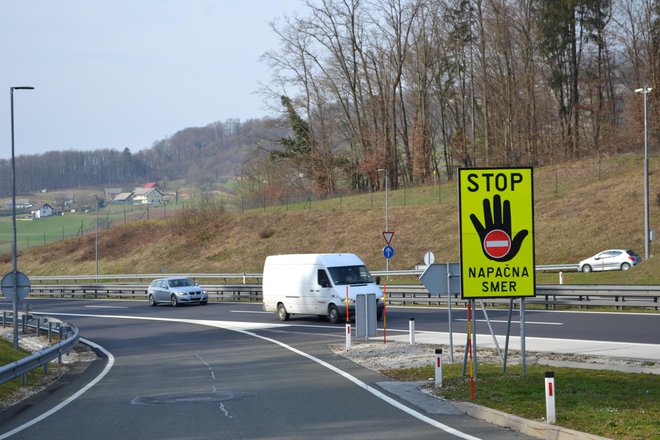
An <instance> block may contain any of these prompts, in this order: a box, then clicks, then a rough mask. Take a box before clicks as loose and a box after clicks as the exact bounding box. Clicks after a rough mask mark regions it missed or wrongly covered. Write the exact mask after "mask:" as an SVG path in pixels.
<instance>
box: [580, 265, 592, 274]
mask: <svg viewBox="0 0 660 440" xmlns="http://www.w3.org/2000/svg"><path fill="white" fill-rule="evenodd" d="M582 272H591V266H589V265H588V264H585V265H584V266H582Z"/></svg>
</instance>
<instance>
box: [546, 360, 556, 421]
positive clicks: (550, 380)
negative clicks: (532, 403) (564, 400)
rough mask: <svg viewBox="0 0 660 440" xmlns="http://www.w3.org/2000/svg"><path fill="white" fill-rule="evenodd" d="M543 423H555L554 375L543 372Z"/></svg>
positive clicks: (549, 372) (550, 372)
mask: <svg viewBox="0 0 660 440" xmlns="http://www.w3.org/2000/svg"><path fill="white" fill-rule="evenodd" d="M545 421H546V422H547V423H555V422H556V421H557V416H556V414H555V373H554V372H552V371H546V372H545Z"/></svg>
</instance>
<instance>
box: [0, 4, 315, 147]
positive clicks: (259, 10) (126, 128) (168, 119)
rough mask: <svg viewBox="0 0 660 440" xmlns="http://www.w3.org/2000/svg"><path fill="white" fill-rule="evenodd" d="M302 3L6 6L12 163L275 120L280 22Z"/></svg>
mask: <svg viewBox="0 0 660 440" xmlns="http://www.w3.org/2000/svg"><path fill="white" fill-rule="evenodd" d="M301 8H303V3H302V0H105V1H96V0H58V1H54V0H20V1H18V0H16V1H14V0H10V1H3V2H2V3H1V4H0V60H1V61H0V88H1V89H2V90H4V91H5V92H4V93H6V95H4V96H5V99H6V101H5V103H4V104H3V103H2V102H1V101H2V99H1V98H0V159H7V158H10V157H11V116H10V115H11V112H10V109H11V106H10V96H9V95H10V93H9V89H10V87H12V86H33V87H35V90H30V91H24V90H17V91H14V128H15V152H16V153H15V154H16V155H17V156H18V155H21V154H35V153H43V152H46V151H50V150H71V149H74V150H93V149H98V148H115V149H119V150H123V149H124V148H125V147H128V148H130V149H131V151H133V152H135V151H138V150H140V149H143V148H146V147H150V146H152V145H153V143H154V142H156V141H159V140H161V139H164V138H165V137H168V136H170V135H172V134H174V133H175V132H177V131H178V130H180V129H183V128H186V127H192V126H205V125H207V124H210V123H212V122H216V121H225V120H226V119H230V118H236V119H240V120H242V121H243V120H246V119H250V118H258V117H262V116H267V115H268V113H267V110H266V108H265V106H264V104H263V97H262V96H260V95H258V94H256V93H255V92H256V91H257V90H258V89H259V87H260V85H259V84H260V83H267V82H268V81H269V79H270V75H269V72H268V67H267V66H266V64H265V63H263V62H261V61H260V60H259V58H260V56H261V55H262V54H263V53H264V52H265V51H267V50H270V49H276V48H277V42H276V38H275V36H274V35H273V33H272V31H271V30H270V28H269V26H268V22H270V21H272V20H274V19H276V18H278V17H282V16H283V15H285V14H288V15H291V14H293V13H294V12H296V11H298V12H300V11H299V10H300V9H301Z"/></svg>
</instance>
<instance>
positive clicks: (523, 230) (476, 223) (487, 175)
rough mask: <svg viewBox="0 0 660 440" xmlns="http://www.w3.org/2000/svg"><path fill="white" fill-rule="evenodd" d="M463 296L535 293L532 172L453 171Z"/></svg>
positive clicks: (484, 169)
mask: <svg viewBox="0 0 660 440" xmlns="http://www.w3.org/2000/svg"><path fill="white" fill-rule="evenodd" d="M458 178H459V203H460V219H459V220H460V230H461V233H460V238H461V287H462V288H461V292H462V295H463V298H501V297H507V298H511V297H523V296H534V295H535V274H534V199H533V195H534V188H533V178H532V169H531V168H464V169H460V170H459V172H458Z"/></svg>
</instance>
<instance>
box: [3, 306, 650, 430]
mask: <svg viewBox="0 0 660 440" xmlns="http://www.w3.org/2000/svg"><path fill="white" fill-rule="evenodd" d="M30 304H31V308H32V311H33V312H39V313H45V314H48V315H60V316H61V317H62V319H65V320H67V321H70V322H73V323H74V324H76V325H77V326H78V327H79V328H80V329H81V334H82V336H83V337H84V338H86V339H88V340H91V341H93V342H95V343H97V344H99V345H100V346H102V347H103V348H104V349H105V350H107V351H108V352H109V353H111V354H112V356H113V357H114V364H113V365H112V368H111V369H110V370H109V372H108V374H107V375H106V376H104V377H103V378H102V379H101V380H100V381H99V382H98V383H97V384H95V385H94V386H93V387H92V388H90V389H89V390H88V391H86V392H85V393H84V394H82V395H81V396H80V397H78V398H77V399H75V400H73V401H71V402H70V403H69V404H67V405H66V406H64V407H63V408H61V409H60V410H59V411H58V412H56V413H55V414H53V415H51V416H50V417H47V418H46V419H44V420H41V421H39V422H38V423H35V424H34V425H33V426H30V427H28V428H26V429H24V430H22V431H20V432H18V433H16V434H15V435H13V436H12V437H11V438H12V439H22V438H25V439H27V438H30V439H39V438H49V439H51V438H67V439H78V438H80V439H89V438H94V439H97V440H103V439H116V438H122V439H211V438H214V439H215V438H218V439H309V438H314V437H321V438H333V439H334V438H336V439H342V438H351V439H376V438H377V439H401V438H415V439H426V438H429V439H430V438H433V439H455V438H483V439H495V440H497V439H511V438H521V439H522V438H528V437H526V436H522V435H520V434H517V433H513V432H511V431H509V430H507V429H504V428H498V427H495V426H492V425H489V424H487V423H484V422H481V421H477V420H475V419H472V418H470V417H467V416H464V415H451V414H427V413H424V411H423V410H420V409H418V408H415V407H409V405H408V406H405V405H404V404H403V403H402V402H401V401H399V400H398V399H396V397H395V396H391V395H384V394H383V393H382V390H380V389H379V388H378V387H377V386H376V385H375V384H376V383H377V382H382V381H384V380H385V379H384V378H383V377H382V376H380V375H378V374H375V373H374V372H371V371H369V370H366V369H364V368H361V367H359V366H357V365H355V364H353V363H352V362H350V361H347V360H346V359H344V358H343V357H341V356H337V355H335V354H333V353H331V352H330V351H329V350H328V348H327V345H328V344H329V343H338V342H342V341H343V339H344V327H343V326H342V325H329V324H328V323H327V322H323V321H321V320H318V319H316V318H302V317H301V318H298V317H296V318H294V319H292V320H291V321H289V322H287V323H286V325H282V324H283V323H281V322H279V321H277V320H276V317H275V315H274V314H264V313H263V312H261V306H260V304H245V303H243V304H239V303H221V304H213V303H212V304H209V305H207V306H196V307H195V306H192V307H177V308H172V307H167V306H159V307H156V308H150V307H147V306H146V303H143V302H134V301H91V300H90V301H87V300H31V301H30ZM3 307H4V304H2V303H0V308H3ZM502 313H504V314H502ZM477 316H478V317H479V315H477ZM489 316H490V318H491V320H497V321H500V320H504V321H505V320H506V312H489ZM410 317H415V320H416V327H417V330H419V331H446V327H447V316H446V310H445V311H437V310H434V311H430V310H425V309H397V308H392V309H390V310H389V311H388V315H387V323H388V331H390V332H397V331H399V332H405V331H407V329H408V321H409V318H410ZM502 317H503V318H502ZM464 318H465V311H464V310H454V314H453V319H454V321H455V322H454V327H455V331H464V329H462V328H461V327H464V326H465V323H464V322H463V321H461V319H464ZM658 318H659V316H658V315H649V316H648V318H647V317H645V316H643V315H641V316H640V315H628V314H604V315H600V314H598V315H596V314H584V313H563V312H538V313H537V312H528V313H527V321H528V327H527V328H528V329H527V333H528V335H530V336H539V337H554V338H558V337H566V338H579V339H595V338H596V337H597V338H598V339H603V338H604V339H607V338H616V339H615V340H618V341H628V342H649V343H658V342H660V341H658V338H659V336H658V334H657V328H658V325H657V324H658ZM529 322H538V323H539V324H533V325H531V324H529ZM493 325H494V326H495V327H496V330H495V331H496V332H499V331H498V329H497V328H498V327H499V326H502V328H504V327H503V326H505V323H499V322H497V323H493ZM595 326H600V328H599V329H595V328H594V327H595ZM479 327H480V330H482V331H484V332H485V331H487V327H486V326H485V325H481V326H479ZM516 327H517V326H513V327H512V330H514V329H515V328H516ZM228 328H231V329H233V330H229V329H228ZM648 333H652V335H649V334H648ZM585 335H587V336H585ZM608 335H610V336H608ZM106 365H108V364H107V361H97V362H95V363H94V364H93V365H92V366H91V367H90V368H89V369H87V370H85V371H81V372H79V373H77V374H73V375H71V376H70V377H67V379H66V381H69V383H67V382H66V381H65V382H63V383H61V384H59V385H58V387H55V388H53V389H51V390H49V391H48V393H42V394H41V395H39V396H38V397H37V398H34V399H31V400H30V401H29V402H27V404H26V405H23V406H21V407H20V408H17V409H15V410H14V411H6V412H4V413H2V414H0V433H6V432H8V431H10V430H11V429H13V428H15V427H17V426H21V425H23V424H24V423H29V422H30V421H31V420H34V419H35V417H38V416H39V415H41V414H44V413H45V412H46V411H48V410H49V409H51V408H53V407H55V406H56V405H58V404H59V403H61V402H62V401H64V400H65V399H66V398H68V397H69V396H70V395H71V394H72V393H73V392H74V390H77V389H79V388H81V387H82V386H83V385H84V384H85V383H87V382H89V381H90V380H92V379H93V378H95V377H97V376H98V375H99V374H100V373H101V371H102V370H103V369H104V367H106ZM383 396H385V397H383ZM388 399H394V400H388ZM454 430H455V431H454ZM1 438H3V437H2V435H1V434H0V439H1Z"/></svg>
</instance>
